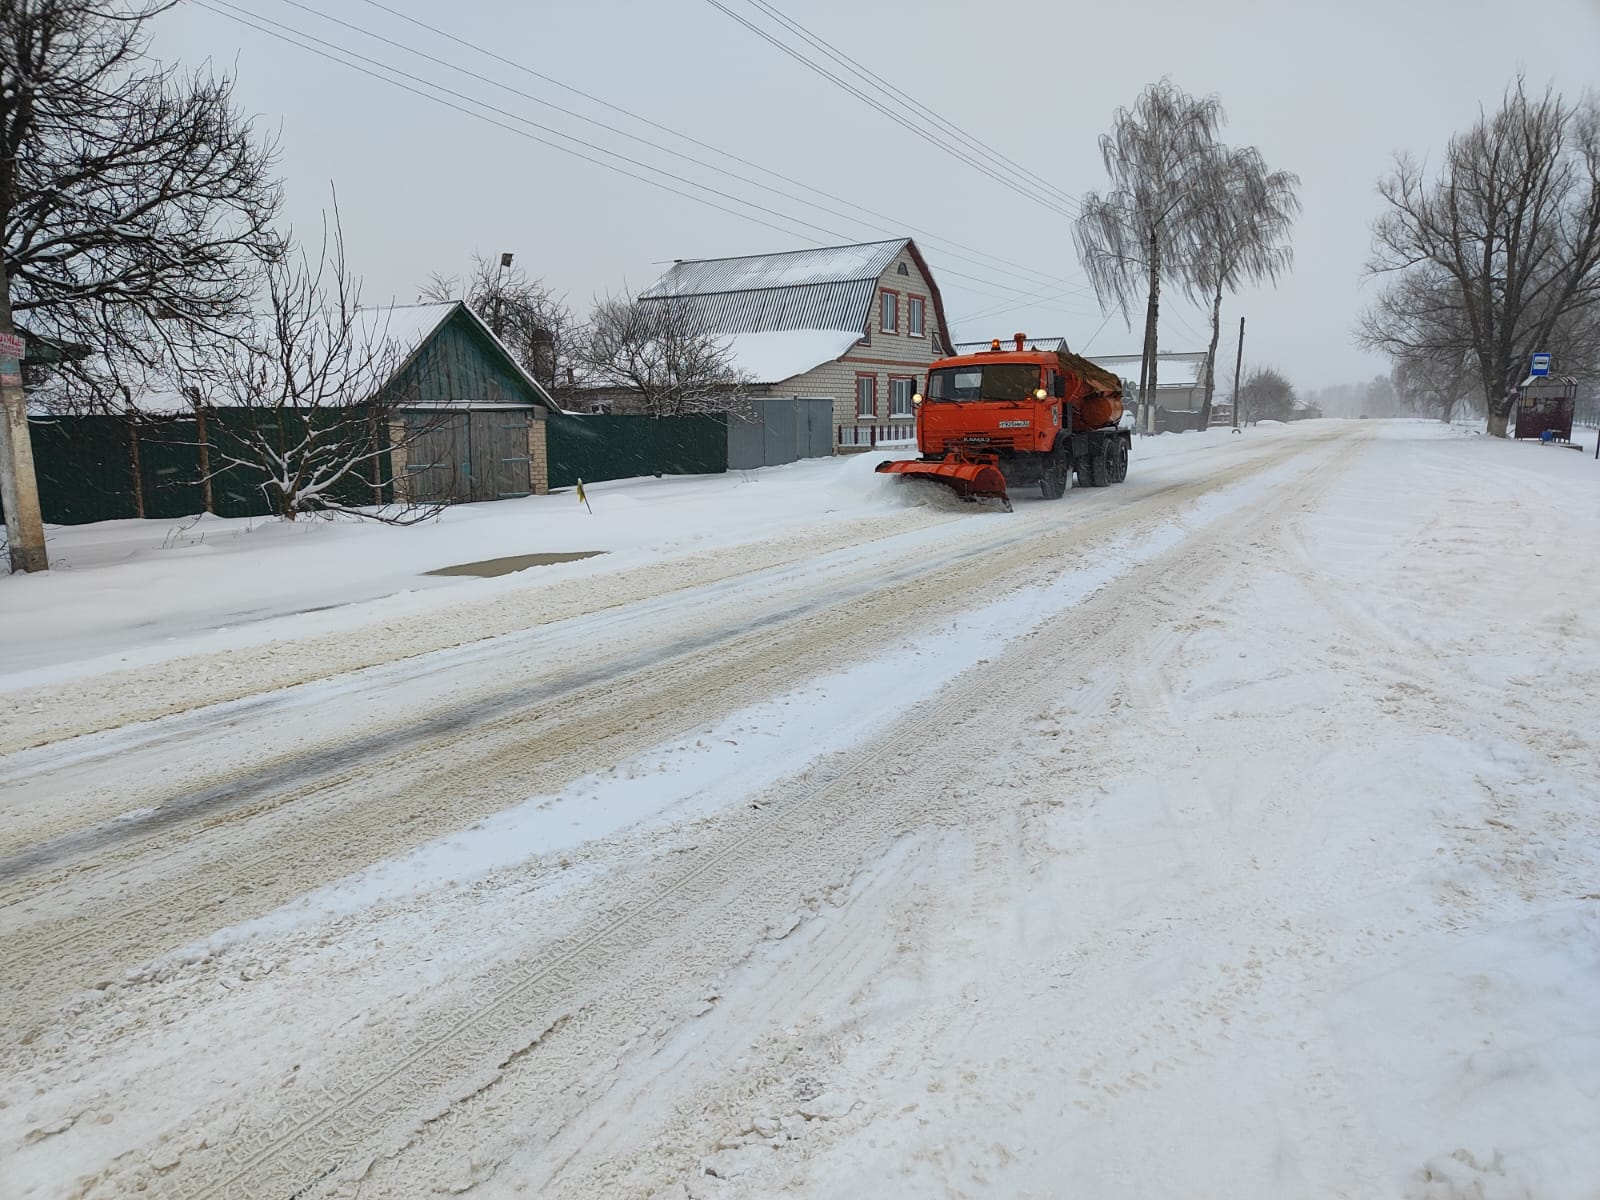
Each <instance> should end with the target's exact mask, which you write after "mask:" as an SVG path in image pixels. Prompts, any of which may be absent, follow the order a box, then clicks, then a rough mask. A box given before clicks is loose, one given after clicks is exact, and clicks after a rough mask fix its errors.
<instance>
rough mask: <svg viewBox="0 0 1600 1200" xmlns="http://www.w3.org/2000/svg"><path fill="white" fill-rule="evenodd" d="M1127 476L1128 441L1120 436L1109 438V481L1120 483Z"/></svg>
mask: <svg viewBox="0 0 1600 1200" xmlns="http://www.w3.org/2000/svg"><path fill="white" fill-rule="evenodd" d="M1127 477H1128V443H1127V442H1125V441H1123V440H1122V439H1121V438H1113V439H1112V440H1111V482H1112V483H1121V482H1122V481H1123V480H1124V479H1126V478H1127Z"/></svg>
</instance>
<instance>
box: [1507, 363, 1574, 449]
mask: <svg viewBox="0 0 1600 1200" xmlns="http://www.w3.org/2000/svg"><path fill="white" fill-rule="evenodd" d="M1577 401H1578V381H1577V380H1576V379H1574V378H1573V377H1572V376H1571V375H1529V376H1528V377H1527V378H1526V379H1524V380H1523V381H1522V382H1521V383H1519V384H1518V385H1517V430H1516V433H1515V434H1514V435H1513V436H1515V437H1518V438H1542V437H1544V436H1545V434H1546V433H1548V434H1549V435H1550V437H1551V439H1553V440H1555V441H1558V442H1570V441H1571V440H1572V412H1573V409H1574V408H1575V407H1576V405H1577Z"/></svg>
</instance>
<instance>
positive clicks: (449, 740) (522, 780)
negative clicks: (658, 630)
mask: <svg viewBox="0 0 1600 1200" xmlns="http://www.w3.org/2000/svg"><path fill="white" fill-rule="evenodd" d="M1330 436H1331V435H1330ZM1327 440H1328V439H1327V437H1324V438H1320V439H1307V440H1304V441H1298V440H1297V441H1294V442H1285V443H1275V444H1273V445H1271V446H1269V447H1268V449H1267V450H1266V451H1265V452H1264V453H1263V454H1261V455H1259V456H1252V457H1251V458H1250V459H1248V460H1244V461H1240V462H1237V463H1234V464H1232V465H1231V466H1230V468H1229V469H1228V470H1227V471H1224V472H1219V473H1217V474H1216V475H1213V476H1210V477H1208V478H1205V479H1202V480H1199V481H1194V482H1190V483H1185V484H1180V485H1171V486H1164V487H1161V488H1159V489H1157V490H1155V491H1153V492H1151V493H1150V494H1148V495H1146V496H1143V497H1141V498H1139V499H1137V500H1134V501H1132V502H1129V503H1127V504H1125V505H1121V506H1114V507H1110V508H1109V510H1108V511H1103V512H1101V513H1099V514H1098V515H1095V516H1092V517H1089V518H1087V519H1086V520H1084V521H1080V522H1077V523H1074V524H1069V525H1063V526H1057V525H1054V524H1053V523H1052V524H1051V525H1050V526H1047V527H1045V528H1044V529H1042V530H1041V529H1039V528H1036V527H1031V526H1030V527H1024V528H1017V529H1014V530H1011V531H1009V532H1007V533H1006V534H1005V537H1006V538H1007V539H1008V540H1007V542H1006V544H1005V545H1003V546H1002V547H1001V548H999V549H998V550H996V549H994V548H993V547H992V545H979V546H967V547H963V548H962V549H961V550H960V556H959V558H958V559H957V561H956V562H955V563H953V564H950V565H941V566H940V567H939V568H938V569H936V570H933V571H926V572H924V571H919V569H918V564H913V565H910V566H906V567H902V568H900V574H899V575H896V576H895V577H893V578H891V579H888V580H884V579H882V578H880V580H879V582H880V586H879V587H877V588H876V589H872V590H870V591H869V592H868V593H866V594H865V595H864V596H863V597H861V598H855V599H849V600H846V601H844V602H843V603H842V604H837V605H835V606H834V607H837V608H839V609H842V610H844V612H845V613H847V614H848V615H847V617H846V616H845V615H840V616H837V617H834V616H822V615H819V613H828V612H832V611H833V610H832V609H821V610H818V609H809V608H808V609H807V611H806V612H805V613H804V614H803V615H800V616H796V617H795V618H793V619H792V620H790V621H788V622H787V623H785V624H781V625H763V626H762V627H761V628H760V629H759V630H757V631H755V632H749V633H745V634H744V635H743V636H742V637H741V638H739V639H738V640H736V641H734V642H732V643H723V644H721V646H720V647H719V651H718V653H717V654H716V655H715V656H712V655H710V654H706V653H702V654H699V655H697V656H693V657H692V659H691V660H689V661H685V660H681V659H680V660H678V661H673V662H668V663H665V664H656V665H655V666H653V667H652V668H651V669H649V670H646V671H644V672H640V673H637V674H634V675H632V676H627V677H622V678H618V679H613V680H608V681H606V682H604V683H602V684H598V685H596V686H594V687H593V688H591V689H590V690H589V692H588V693H587V694H585V695H584V696H582V697H581V699H573V700H572V701H571V702H569V703H568V704H566V705H564V706H562V707H561V708H560V709H558V710H556V711H544V712H540V713H538V714H535V715H534V716H533V717H532V718H530V717H529V716H527V715H526V714H524V713H522V712H521V711H520V710H519V711H513V712H512V713H510V714H509V715H507V716H503V717H499V718H496V719H495V720H493V721H491V722H490V723H489V724H488V725H485V726H480V727H477V728H471V729H467V730H464V731H459V732H456V733H454V734H452V735H447V736H444V737H441V738H438V739H435V740H434V741H433V742H432V743H431V744H429V743H424V744H420V745H418V744H413V743H411V742H408V741H406V740H405V738H404V737H403V736H400V737H397V738H394V739H393V740H390V741H388V742H387V743H386V745H385V749H386V750H387V754H386V755H385V756H384V758H383V759H381V760H380V761H378V762H376V763H363V764H361V765H360V766H359V767H357V768H353V769H350V770H348V771H345V772H343V773H341V774H340V775H338V776H337V777H336V779H335V780H334V781H333V783H332V786H328V781H326V780H324V781H321V782H312V783H310V784H308V785H306V786H305V787H303V788H300V789H298V790H291V791H289V792H288V793H286V794H285V793H271V792H270V791H269V793H268V794H267V795H266V796H265V797H263V798H262V799H261V800H259V801H258V802H257V803H256V804H254V805H245V806H242V807H239V808H236V809H231V810H229V811H227V812H224V813H222V814H219V815H218V816H217V817H215V818H214V819H210V820H205V821H201V822H198V823H191V824H189V825H187V826H184V827H181V828H174V829H171V830H166V831H158V832H157V833H155V834H153V835H152V836H151V837H148V838H146V839H144V840H132V841H130V842H129V843H128V844H126V845H124V846H122V847H120V848H119V849H118V850H117V851H116V852H115V853H114V854H107V855H105V856H103V857H102V859H101V860H99V861H94V862H91V863H89V864H87V866H85V865H79V864H72V863H69V864H66V865H64V867H63V868H62V869H61V870H62V873H61V874H60V875H59V876H58V877H57V878H56V879H55V880H54V881H52V882H54V883H55V885H56V886H55V887H54V888H53V893H55V894H54V896H53V903H54V904H55V906H56V907H57V908H59V909H63V910H65V912H64V914H63V915H61V916H57V917H45V918H43V919H36V920H35V921H34V923H33V924H31V925H30V926H28V927H27V928H25V929H23V930H21V931H17V932H13V933H12V934H11V935H10V936H8V937H6V938H5V941H4V942H3V943H0V945H3V948H4V950H5V963H4V966H3V967H0V994H5V995H7V996H8V997H11V998H13V1011H14V1013H15V1016H16V1021H15V1022H14V1028H15V1029H16V1030H17V1031H19V1033H20V1032H21V1031H24V1030H26V1029H27V1028H28V1027H29V1026H28V1023H27V1021H26V1018H29V1017H32V1018H35V1019H37V1018H39V1017H40V1016H42V1015H43V1014H44V1013H45V1012H47V1011H48V1010H49V1009H50V1007H51V1006H52V1005H53V1004H55V1003H56V1002H57V1001H59V999H61V998H62V997H63V996H65V995H67V994H70V992H71V991H73V990H74V989H78V988H83V987H86V986H90V985H92V984H93V983H95V982H97V981H98V980H101V979H108V978H116V977H118V976H120V975H121V974H122V973H123V972H124V971H125V970H126V968H127V967H129V966H131V965H133V964H136V963H139V962H142V961H145V960H148V959H150V958H152V957H154V956H156V955H159V954H161V953H163V952H164V951H168V950H171V949H174V948H176V947H178V946H182V945H185V944H187V943H189V942H192V941H194V940H196V939H197V938H200V937H203V936H204V935H205V934H206V933H208V932H210V931H212V930H215V929H218V928H224V927H227V926H230V925H234V924H238V923H240V922H242V921H244V920H248V919H249V918H251V917H254V916H257V915H259V914H260V913H262V912H265V911H268V910H270V909H272V908H274V907H277V906H278V905H280V904H282V903H285V902H286V901H288V900H290V899H292V898H294V897H295V896H297V895H300V894H302V893H303V892H305V891H308V890H310V889H312V888H314V887H317V886H320V885H321V884H323V883H327V882H330V881H331V880H333V879H337V878H340V877H342V876H343V875H346V874H348V873H349V872H351V871H353V870H356V869H359V868H361V867H364V866H366V865H368V864H370V863H372V862H377V861H381V860H383V859H386V858H390V857H393V856H395V855H396V854H399V853H402V852H404V851H405V850H407V849H410V848H412V847H414V846H416V845H418V844H421V843H423V842H426V841H429V840H431V839H432V838H434V837H437V836H440V835H442V834H444V833H448V832H451V831H453V830H456V829H460V828H463V827H465V826H467V825H470V824H471V823H472V822H473V821H475V820H477V819H479V818H481V817H482V816H485V815H488V814H490V813H493V812H496V811H500V810H501V809H504V808H506V807H509V806H510V805H512V804H515V803H518V802H520V801H521V800H522V799H524V798H526V797H527V796H528V795H540V794H551V793H553V792H555V791H556V790H558V789H559V787H560V786H561V784H562V783H564V782H567V781H570V780H571V779H573V778H577V777H579V776H581V775H582V774H584V773H586V772H587V771H588V770H590V769H592V766H593V763H594V762H595V761H596V760H597V759H602V760H612V761H615V760H617V759H619V758H622V757H625V756H627V755H628V754H630V753H634V752H637V751H639V750H643V749H645V748H648V747H650V746H653V745H658V744H661V743H662V742H664V741H667V740H670V739H671V738H672V737H674V736H677V735H679V734H681V733H682V732H683V731H684V729H685V728H693V727H694V726H695V725H696V724H697V723H698V722H701V721H703V720H704V719H705V717H706V715H707V714H708V713H710V712H724V711H730V710H733V709H737V708H739V707H743V706H745V705H747V704H749V703H752V702H754V701H755V700H756V699H758V698H760V697H761V696H763V695H765V694H766V693H768V692H770V691H771V689H772V687H773V684H772V679H773V678H775V677H779V678H783V677H786V678H787V679H789V680H792V679H794V678H795V676H796V675H797V674H798V673H800V672H802V671H809V672H813V673H815V672H819V671H821V670H823V669H825V668H826V667H827V666H828V665H830V664H832V663H836V662H841V661H850V660H851V659H852V658H854V657H857V656H859V655H862V654H866V653H870V652H872V651H873V650H875V649H877V648H878V647H879V646H881V644H882V643H883V642H884V640H885V639H886V637H887V636H888V635H887V634H886V633H885V631H886V630H897V631H900V632H903V630H904V624H905V616H906V612H907V611H908V609H909V610H911V611H915V612H916V613H917V614H918V616H919V617H921V618H924V619H926V618H927V617H929V616H931V615H933V614H935V613H937V612H939V611H949V610H957V609H959V608H961V607H962V606H964V605H965V604H966V603H967V597H968V596H969V595H972V594H979V595H982V594H985V593H989V592H992V591H994V590H995V587H996V577H997V575H998V576H1000V577H1004V576H1006V575H1008V574H1009V575H1012V576H1014V577H1015V582H1017V583H1021V582H1024V581H1028V580H1034V581H1036V580H1037V579H1038V578H1039V571H1040V567H1041V564H1043V565H1045V566H1046V567H1047V568H1049V569H1055V570H1060V569H1063V568H1064V567H1065V566H1067V565H1068V563H1069V562H1070V561H1071V556H1074V555H1081V553H1082V552H1083V551H1084V548H1085V546H1086V545H1087V544H1089V543H1092V542H1093V540H1094V539H1096V538H1103V537H1108V536H1110V537H1115V536H1116V535H1118V534H1119V533H1122V532H1124V531H1125V530H1126V529H1127V528H1128V527H1129V526H1130V524H1131V523H1132V522H1133V521H1135V520H1136V519H1158V518H1159V517H1160V516H1161V515H1162V514H1164V513H1165V512H1167V511H1169V510H1170V509H1171V508H1172V507H1173V506H1174V505H1178V504H1182V503H1186V502H1188V501H1190V500H1193V499H1197V498H1199V497H1201V496H1204V495H1207V494H1210V493H1213V492H1216V491H1219V490H1221V489H1225V488H1226V487H1228V486H1230V485H1231V484H1233V483H1234V482H1237V481H1239V480H1241V479H1245V478H1248V477H1250V476H1252V475H1254V474H1256V473H1257V472H1259V471H1262V470H1265V469H1269V468H1271V467H1272V466H1274V465H1276V464H1278V463H1280V462H1284V461H1287V460H1290V459H1292V458H1295V457H1297V456H1298V455H1300V454H1302V453H1306V452H1307V451H1310V450H1313V449H1315V448H1317V447H1319V446H1321V445H1323V444H1325V442H1326V441H1327ZM1099 494H1100V495H1104V496H1112V495H1113V491H1112V490H1108V491H1107V492H1103V493H1099ZM1107 503H1109V501H1107ZM1042 511H1047V512H1053V511H1058V510H1042ZM1064 556H1065V559H1064ZM391 736H392V735H391ZM463 763H466V764H468V765H466V766H462V764H463ZM435 781H439V782H435ZM445 785H447V786H445ZM307 804H311V805H313V806H314V807H313V809H312V810H307V809H306V805H307ZM246 818H257V819H258V820H255V821H252V822H251V824H252V825H255V824H260V822H261V821H262V820H265V821H267V825H266V827H264V828H261V829H253V828H252V829H249V830H247V831H246V832H245V834H244V836H245V837H247V838H249V839H250V842H249V844H247V845H243V846H241V845H239V844H238V837H237V836H236V835H234V834H233V833H232V832H231V831H232V828H233V827H234V826H237V825H239V824H240V823H241V822H243V821H245V819H246ZM224 837H226V838H229V839H231V840H232V841H233V843H234V844H232V845H228V844H227V843H226V842H225V843H223V844H221V845H219V844H218V839H220V838H224ZM163 855H165V856H166V857H167V858H168V859H170V860H171V863H170V866H171V873H170V874H169V875H167V876H165V877H162V876H161V875H159V874H157V872H156V871H155V870H153V869H152V868H153V867H154V866H157V865H159V863H160V861H161V856H163ZM85 893H87V894H85ZM40 894H41V892H40V889H39V888H38V887H35V886H30V883H29V881H23V882H22V883H21V884H19V885H17V886H16V887H14V888H13V889H12V891H11V899H12V902H13V903H15V902H16V901H17V900H19V899H30V900H31V899H35V898H37V897H39V896H40Z"/></svg>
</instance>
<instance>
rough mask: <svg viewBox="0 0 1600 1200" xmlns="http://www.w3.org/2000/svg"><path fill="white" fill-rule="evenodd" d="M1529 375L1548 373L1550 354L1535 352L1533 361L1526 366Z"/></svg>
mask: <svg viewBox="0 0 1600 1200" xmlns="http://www.w3.org/2000/svg"><path fill="white" fill-rule="evenodd" d="M1528 374H1529V375H1548V374H1550V356H1549V355H1548V354H1535V355H1534V356H1533V362H1532V363H1531V364H1529V366H1528Z"/></svg>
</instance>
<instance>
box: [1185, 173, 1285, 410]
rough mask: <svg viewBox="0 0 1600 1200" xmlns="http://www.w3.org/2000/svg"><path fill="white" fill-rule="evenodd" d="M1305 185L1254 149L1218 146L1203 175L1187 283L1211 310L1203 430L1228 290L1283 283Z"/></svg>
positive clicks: (1214, 374)
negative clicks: (1271, 165) (1279, 280)
mask: <svg viewBox="0 0 1600 1200" xmlns="http://www.w3.org/2000/svg"><path fill="white" fill-rule="evenodd" d="M1299 186H1300V177H1299V176H1297V175H1295V174H1293V173H1292V172H1289V171H1273V170H1270V169H1268V167H1267V164H1266V162H1265V161H1264V160H1263V159H1262V157H1261V153H1260V151H1258V150H1257V149H1256V148H1255V147H1254V146H1245V147H1242V148H1234V147H1228V146H1220V145H1219V146H1217V147H1215V149H1214V151H1213V154H1212V157H1211V160H1210V163H1209V164H1208V166H1207V168H1206V170H1205V171H1204V172H1203V173H1202V174H1201V176H1200V180H1199V183H1198V187H1199V189H1200V195H1199V196H1198V197H1197V205H1196V210H1195V214H1194V227H1193V229H1194V234H1195V241H1194V245H1193V248H1192V254H1191V256H1190V258H1189V270H1188V273H1187V276H1188V277H1187V280H1186V282H1187V285H1188V290H1189V291H1190V293H1191V295H1193V296H1194V297H1195V299H1196V300H1199V301H1201V302H1202V303H1205V304H1207V305H1208V306H1209V307H1210V309H1211V345H1210V347H1209V349H1208V352H1207V354H1206V376H1205V398H1204V399H1203V401H1202V402H1201V406H1200V408H1201V413H1202V416H1201V426H1202V427H1204V426H1206V425H1208V424H1210V422H1211V400H1212V396H1213V395H1214V394H1215V392H1216V359H1217V343H1218V341H1220V340H1221V336H1222V296H1223V293H1224V292H1236V291H1238V290H1239V289H1240V288H1242V287H1245V286H1246V285H1249V284H1257V283H1263V282H1273V281H1276V280H1277V278H1278V276H1279V275H1281V274H1283V273H1284V272H1286V271H1288V270H1289V268H1290V267H1291V266H1292V265H1293V263H1294V251H1293V250H1292V249H1291V247H1290V246H1289V231H1290V229H1291V228H1292V227H1293V225H1294V218H1295V217H1296V215H1298V213H1299V212H1300V198H1299V195H1298V190H1297V189H1298V188H1299Z"/></svg>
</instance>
